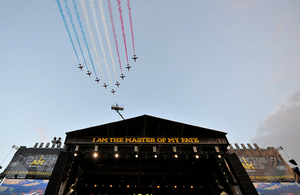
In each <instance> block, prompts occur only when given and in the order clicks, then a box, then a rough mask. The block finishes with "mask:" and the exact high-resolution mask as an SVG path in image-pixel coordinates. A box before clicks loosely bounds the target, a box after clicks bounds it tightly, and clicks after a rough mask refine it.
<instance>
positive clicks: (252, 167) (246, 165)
mask: <svg viewBox="0 0 300 195" xmlns="http://www.w3.org/2000/svg"><path fill="white" fill-rule="evenodd" d="M242 165H243V167H244V168H245V169H255V167H254V166H253V164H252V163H250V164H248V163H242Z"/></svg>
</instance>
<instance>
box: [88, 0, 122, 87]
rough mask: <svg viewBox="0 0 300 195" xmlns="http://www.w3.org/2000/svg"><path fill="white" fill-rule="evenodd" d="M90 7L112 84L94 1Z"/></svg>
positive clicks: (92, 0) (91, 0)
mask: <svg viewBox="0 0 300 195" xmlns="http://www.w3.org/2000/svg"><path fill="white" fill-rule="evenodd" d="M90 5H91V11H92V12H93V17H94V24H95V27H96V30H97V34H98V39H99V42H100V46H101V49H102V53H103V58H104V62H105V65H106V69H107V73H108V77H109V80H110V83H111V84H112V82H111V78H110V73H109V69H108V65H107V60H106V55H105V51H104V47H103V42H102V38H101V33H100V30H99V26H98V20H97V16H96V11H95V6H94V0H90ZM116 77H117V75H116Z"/></svg>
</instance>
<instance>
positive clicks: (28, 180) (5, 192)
mask: <svg viewBox="0 0 300 195" xmlns="http://www.w3.org/2000/svg"><path fill="white" fill-rule="evenodd" d="M43 146H44V143H43V142H42V143H40V144H38V143H36V144H35V146H34V147H33V148H27V147H25V146H21V147H20V148H18V150H17V152H16V153H15V155H14V157H13V158H12V160H11V162H10V163H9V165H8V166H7V167H6V169H5V170H4V172H3V173H1V174H0V194H1V195H11V194H44V192H45V189H46V187H47V185H48V182H49V179H50V177H51V174H52V171H53V168H54V166H55V165H56V161H57V159H58V156H59V154H60V152H61V151H64V150H65V149H64V148H61V147H60V146H61V142H60V140H58V141H55V143H53V144H52V147H51V148H49V146H50V142H49V143H47V144H46V146H45V147H43Z"/></svg>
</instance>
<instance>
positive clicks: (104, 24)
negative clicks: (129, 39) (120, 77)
mask: <svg viewBox="0 0 300 195" xmlns="http://www.w3.org/2000/svg"><path fill="white" fill-rule="evenodd" d="M99 6H100V11H101V18H102V23H103V29H104V31H105V36H106V40H107V46H108V49H109V53H110V58H111V62H112V65H113V68H114V71H115V76H116V77H117V73H116V69H115V63H114V58H113V55H112V51H111V45H110V41H109V34H108V31H107V25H106V22H105V17H104V11H103V6H102V0H99ZM119 63H120V69H121V73H122V66H121V60H120V58H119Z"/></svg>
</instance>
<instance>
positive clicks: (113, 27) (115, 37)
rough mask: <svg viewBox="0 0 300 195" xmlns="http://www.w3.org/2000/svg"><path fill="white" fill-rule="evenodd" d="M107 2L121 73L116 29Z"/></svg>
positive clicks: (109, 5) (108, 0)
mask: <svg viewBox="0 0 300 195" xmlns="http://www.w3.org/2000/svg"><path fill="white" fill-rule="evenodd" d="M107 2H108V9H109V15H110V22H111V26H112V29H113V35H114V39H115V43H116V49H117V54H118V58H119V63H120V69H121V72H122V66H121V59H120V53H119V47H118V42H117V34H116V29H115V23H114V18H113V14H112V8H111V4H110V0H107Z"/></svg>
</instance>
